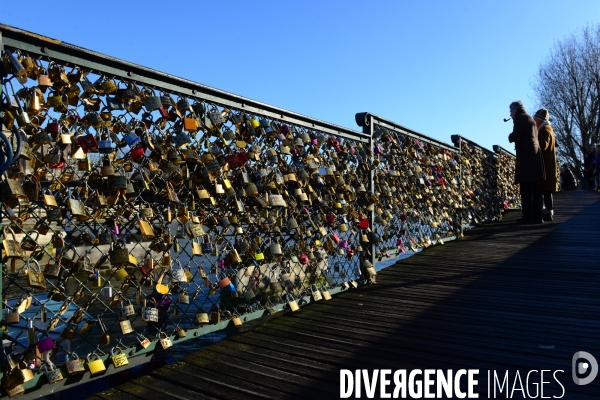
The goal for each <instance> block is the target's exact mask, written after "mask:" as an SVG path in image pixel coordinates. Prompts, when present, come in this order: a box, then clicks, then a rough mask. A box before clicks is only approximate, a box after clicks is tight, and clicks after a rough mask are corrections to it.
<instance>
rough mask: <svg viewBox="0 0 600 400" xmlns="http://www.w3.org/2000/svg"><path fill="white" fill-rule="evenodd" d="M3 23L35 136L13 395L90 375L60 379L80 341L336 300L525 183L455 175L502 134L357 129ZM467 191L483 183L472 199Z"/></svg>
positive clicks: (129, 351) (23, 213)
mask: <svg viewBox="0 0 600 400" xmlns="http://www.w3.org/2000/svg"><path fill="white" fill-rule="evenodd" d="M0 32H1V34H2V38H1V39H2V44H3V46H4V52H3V56H2V61H3V63H2V64H1V65H0V67H1V68H0V69H1V70H3V71H4V74H3V76H2V78H3V85H2V86H1V88H2V90H3V98H2V101H1V103H2V104H3V106H4V109H3V110H1V111H2V112H3V115H2V121H3V126H4V130H3V131H4V132H5V133H6V134H7V135H8V136H9V137H10V140H12V141H13V143H14V142H15V141H16V139H17V136H18V135H20V136H21V137H22V138H23V139H24V141H25V146H24V148H23V152H22V154H21V159H20V161H19V163H16V164H13V166H12V167H11V168H10V169H9V170H8V171H7V174H6V176H4V177H3V178H2V179H3V186H2V188H3V197H2V202H3V204H2V210H1V211H0V212H1V213H2V215H1V216H2V227H3V228H5V230H4V233H3V244H4V247H5V252H4V253H3V255H4V256H5V257H4V260H3V265H2V274H1V279H2V280H1V283H2V285H1V290H2V292H1V293H0V294H1V295H2V299H3V303H2V308H3V314H2V315H3V321H4V324H3V328H4V330H3V338H4V346H3V350H4V352H3V357H4V356H5V359H3V360H2V361H3V365H4V366H8V368H9V369H10V372H9V373H6V374H3V376H2V378H3V383H4V385H3V389H5V390H6V389H10V390H11V394H16V393H17V392H18V391H22V390H26V391H27V393H28V395H29V396H40V395H43V394H44V393H47V392H51V391H56V390H59V389H57V386H60V385H64V386H69V387H70V386H72V385H75V384H80V383H84V382H86V381H88V380H89V379H94V377H95V376H97V374H96V373H95V374H93V375H91V374H90V373H89V372H85V373H84V374H83V375H79V376H78V378H77V379H76V380H75V382H74V381H73V380H66V379H64V380H58V379H57V374H56V372H55V371H56V370H55V366H56V365H57V366H58V367H60V369H61V371H62V374H63V376H66V375H70V374H71V373H73V374H77V372H74V371H72V369H73V367H74V366H76V364H77V363H76V362H73V359H74V358H77V357H79V358H80V359H82V360H85V358H87V357H88V356H89V360H87V367H88V369H89V370H90V371H91V372H102V373H103V374H110V373H113V372H115V370H116V368H117V367H119V368H121V369H122V368H126V367H125V366H122V364H123V362H124V358H125V359H128V362H129V363H128V364H127V365H128V366H133V365H136V364H140V363H144V362H147V361H148V358H147V355H149V354H151V353H152V352H154V351H155V350H157V349H159V348H161V347H167V346H168V342H169V341H170V342H172V343H175V344H177V343H181V342H184V341H186V340H189V339H193V338H195V337H198V336H200V335H204V334H207V333H210V332H214V331H217V330H221V329H224V328H225V327H227V326H229V325H239V324H243V323H244V322H246V321H249V320H252V319H255V318H259V317H261V316H263V315H267V314H272V313H275V312H278V311H281V310H283V309H292V310H293V309H295V306H296V305H299V306H302V305H303V304H306V303H308V302H312V301H318V300H317V299H319V297H325V298H326V299H327V298H328V295H329V294H335V293H337V292H340V291H342V290H346V289H348V288H350V287H353V286H356V285H357V284H358V283H361V282H362V283H367V282H369V281H370V280H372V279H374V274H375V269H374V268H373V266H374V265H375V263H376V261H377V260H379V259H382V258H384V257H385V258H388V257H392V256H395V255H398V254H399V253H402V252H411V251H412V252H416V251H418V249H419V248H425V247H429V246H432V245H434V244H436V243H443V242H444V241H445V240H449V239H453V238H456V237H458V236H460V234H461V232H462V227H463V223H464V222H467V221H468V220H469V215H473V212H476V213H477V214H476V215H478V216H479V215H482V214H485V213H486V212H487V211H489V210H493V212H494V213H495V212H496V211H498V210H499V209H498V207H497V204H499V203H498V201H499V199H497V198H496V197H498V196H500V197H502V198H504V199H508V198H514V196H513V197H511V193H512V192H510V188H506V190H505V191H504V192H502V191H500V194H498V193H497V191H498V189H497V187H496V186H493V185H491V186H490V185H488V186H485V185H484V186H477V187H475V186H472V185H473V183H474V182H475V181H476V180H475V179H470V178H469V179H466V180H465V179H464V175H463V176H461V165H463V167H464V162H463V160H464V159H465V158H464V157H467V156H468V157H469V158H468V159H469V163H471V164H474V165H477V162H478V161H477V160H479V159H480V158H481V157H484V156H485V157H484V158H485V159H486V160H488V159H490V160H491V159H492V158H493V157H490V156H489V154H488V152H482V151H479V150H477V151H469V152H468V155H467V152H466V150H465V151H463V152H462V153H461V152H460V151H459V150H458V149H457V148H455V147H453V146H451V145H448V144H445V143H443V142H440V141H438V140H435V139H433V138H429V137H427V136H425V135H422V134H419V133H417V132H415V131H412V130H410V129H408V128H405V127H402V126H401V125H398V124H395V123H393V122H390V121H387V120H385V119H383V118H381V117H377V116H374V115H372V114H368V113H361V114H357V116H356V121H357V123H358V124H359V125H360V126H361V127H362V129H363V132H357V131H353V130H351V129H347V128H343V127H340V126H336V125H333V124H330V123H327V122H323V121H319V120H316V119H313V118H310V117H306V116H303V115H300V114H297V113H293V112H291V111H288V110H284V109H280V108H277V107H274V106H271V105H268V104H264V103H260V102H257V101H254V100H250V99H247V98H243V97H240V96H236V95H234V94H231V93H227V92H223V91H220V90H217V89H214V88H210V87H207V86H204V85H201V84H198V83H195V82H191V81H189V80H185V79H181V78H177V77H174V76H171V75H167V74H164V73H162V72H158V71H154V70H151V69H148V68H145V67H142V66H139V65H135V64H132V63H128V62H125V61H121V60H117V59H114V58H112V57H108V56H106V55H102V54H99V53H95V52H92V51H89V50H86V49H82V48H79V47H77V46H73V45H70V44H66V43H62V42H60V41H58V40H53V39H49V38H45V37H41V36H39V35H36V34H32V33H29V32H25V31H22V30H19V29H16V28H13V27H9V26H5V25H0ZM471 148H475V147H472V146H470V147H469V149H471ZM500 157H508V158H510V155H508V154H505V153H502V154H501V155H499V156H498V157H497V158H500ZM513 158H514V157H513ZM485 162H487V161H485ZM508 164H509V163H504V164H500V163H497V164H496V166H497V168H500V167H506V165H508ZM486 165H487V164H486ZM509 172H510V170H509V169H508V168H505V170H503V172H502V173H501V175H502V176H505V175H506V174H508V173H509ZM470 173H474V172H472V171H471V172H470ZM463 174H466V172H464V171H463ZM499 174H500V173H499ZM468 191H472V192H474V193H477V191H480V192H479V193H477V196H475V197H470V198H468V199H467V202H468V207H467V206H466V205H465V193H466V192H468ZM494 196H496V197H494ZM488 197H490V198H493V201H492V204H493V207H491V206H490V201H488V200H487V198H488ZM485 207H488V208H487V209H486V208H485ZM482 210H483V211H482ZM485 215H486V217H485V218H479V219H478V221H483V220H486V219H493V218H494V217H493V216H492V214H485ZM493 215H495V214H493ZM13 233H14V236H13ZM7 250H8V254H7V253H6V251H7ZM38 264H39V265H40V268H39V269H38V267H37V265H38ZM121 353H122V354H124V356H123V355H120V354H121ZM115 356H116V358H114V357H115ZM95 358H98V359H99V360H100V362H97V361H96V362H95V361H94V359H95ZM103 368H106V372H103V371H98V369H100V370H102V369H103ZM30 371H34V372H35V373H33V374H30ZM117 371H118V370H117ZM54 379H56V383H54V384H53V385H52V386H50V385H46V383H47V382H48V381H53V380H54Z"/></svg>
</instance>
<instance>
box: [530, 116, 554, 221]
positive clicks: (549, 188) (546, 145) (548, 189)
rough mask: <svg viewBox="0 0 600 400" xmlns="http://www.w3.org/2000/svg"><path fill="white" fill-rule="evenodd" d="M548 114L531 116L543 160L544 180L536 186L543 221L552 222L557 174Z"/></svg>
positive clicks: (552, 133)
mask: <svg viewBox="0 0 600 400" xmlns="http://www.w3.org/2000/svg"><path fill="white" fill-rule="evenodd" d="M549 119H550V113H548V110H546V109H545V108H540V109H539V110H537V111H536V112H535V114H534V116H533V120H534V121H535V123H536V125H537V129H538V142H539V143H540V149H541V150H542V156H543V159H544V172H545V173H546V179H545V180H544V181H543V182H541V183H540V184H539V185H538V189H539V190H540V194H541V195H542V201H543V204H544V206H545V207H546V208H545V209H544V210H543V216H544V221H552V218H553V216H554V210H553V201H552V193H556V192H558V172H557V169H558V168H557V166H556V146H555V142H554V130H553V129H552V126H551V125H550V121H549Z"/></svg>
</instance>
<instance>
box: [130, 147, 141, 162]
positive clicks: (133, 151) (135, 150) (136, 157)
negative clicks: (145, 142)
mask: <svg viewBox="0 0 600 400" xmlns="http://www.w3.org/2000/svg"><path fill="white" fill-rule="evenodd" d="M142 157H144V148H143V147H141V146H139V147H135V148H133V149H131V158H133V159H134V160H139V159H140V158H142Z"/></svg>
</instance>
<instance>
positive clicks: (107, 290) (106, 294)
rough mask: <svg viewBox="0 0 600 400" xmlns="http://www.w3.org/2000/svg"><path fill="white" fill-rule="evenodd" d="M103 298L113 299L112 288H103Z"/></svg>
mask: <svg viewBox="0 0 600 400" xmlns="http://www.w3.org/2000/svg"><path fill="white" fill-rule="evenodd" d="M102 297H113V292H112V286H108V287H103V288H102Z"/></svg>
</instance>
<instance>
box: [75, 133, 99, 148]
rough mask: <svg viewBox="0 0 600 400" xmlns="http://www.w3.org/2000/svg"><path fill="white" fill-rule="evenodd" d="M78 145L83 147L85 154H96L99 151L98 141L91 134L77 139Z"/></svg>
mask: <svg viewBox="0 0 600 400" xmlns="http://www.w3.org/2000/svg"><path fill="white" fill-rule="evenodd" d="M77 143H79V146H81V150H83V152H84V153H89V152H94V151H96V150H98V141H97V140H96V137H95V136H94V135H92V134H91V133H88V134H87V135H82V136H78V137H77Z"/></svg>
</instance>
